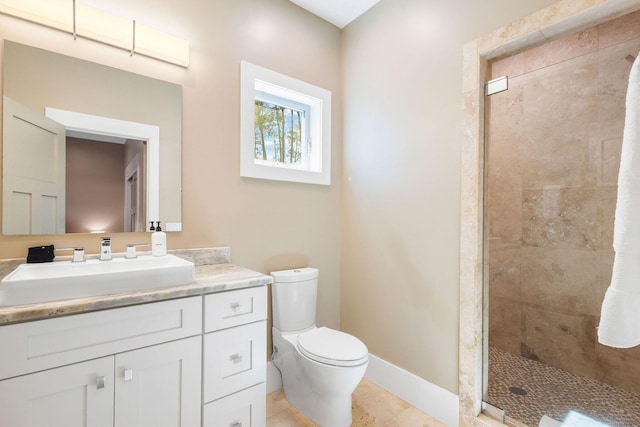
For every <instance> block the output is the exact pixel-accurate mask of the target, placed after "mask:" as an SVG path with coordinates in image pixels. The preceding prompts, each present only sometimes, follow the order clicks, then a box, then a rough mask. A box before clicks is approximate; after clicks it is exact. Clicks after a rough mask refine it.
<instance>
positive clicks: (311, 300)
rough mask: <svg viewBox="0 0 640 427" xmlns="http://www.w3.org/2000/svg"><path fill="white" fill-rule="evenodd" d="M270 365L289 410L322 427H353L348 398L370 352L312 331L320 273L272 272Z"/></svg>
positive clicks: (329, 332)
mask: <svg viewBox="0 0 640 427" xmlns="http://www.w3.org/2000/svg"><path fill="white" fill-rule="evenodd" d="M271 276H273V280H274V282H273V285H272V286H273V287H272V296H273V363H274V364H275V366H276V367H277V368H278V369H279V370H280V372H281V374H282V384H283V387H284V393H285V396H286V398H287V400H288V401H289V403H291V404H292V405H293V406H295V407H296V408H298V409H299V410H300V411H302V412H303V413H304V414H305V415H306V416H308V417H309V418H311V420H313V421H314V422H315V423H316V424H319V425H320V426H322V427H348V426H350V425H351V394H352V393H353V391H354V390H355V388H356V386H357V385H358V383H359V382H360V380H361V379H362V377H363V376H364V372H365V371H366V369H367V364H368V363H369V352H368V350H367V347H366V346H365V345H364V343H363V342H362V341H360V340H359V339H357V338H356V337H354V336H352V335H349V334H346V333H344V332H340V331H335V330H333V329H329V328H325V327H321V328H316V323H315V320H316V299H317V290H318V270H317V269H315V268H300V269H295V270H284V271H274V272H272V273H271Z"/></svg>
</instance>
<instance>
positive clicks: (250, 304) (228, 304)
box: [204, 286, 267, 332]
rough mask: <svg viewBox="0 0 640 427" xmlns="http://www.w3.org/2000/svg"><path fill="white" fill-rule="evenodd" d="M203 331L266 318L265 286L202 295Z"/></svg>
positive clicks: (216, 329)
mask: <svg viewBox="0 0 640 427" xmlns="http://www.w3.org/2000/svg"><path fill="white" fill-rule="evenodd" d="M204 307H205V308H204V310H205V311H204V331H205V332H211V331H218V330H220V329H226V328H231V327H233V326H238V325H244V324H245V323H251V322H256V321H259V320H264V319H266V318H267V287H266V286H260V287H255V288H247V289H240V290H237V291H230V292H220V293H215V294H210V295H206V296H205V297H204Z"/></svg>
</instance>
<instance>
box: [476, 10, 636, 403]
mask: <svg viewBox="0 0 640 427" xmlns="http://www.w3.org/2000/svg"><path fill="white" fill-rule="evenodd" d="M639 51H640V12H636V13H632V14H630V15H626V16H623V17H621V18H618V19H615V20H613V21H610V22H607V23H605V24H602V25H599V26H596V27H592V28H589V29H587V30H585V31H582V32H580V33H577V34H574V35H571V36H568V37H565V38H563V39H560V40H557V41H553V42H549V43H547V44H545V45H542V46H539V47H536V48H533V49H530V50H527V51H524V52H522V53H519V54H517V55H514V56H510V57H508V58H504V59H500V60H496V61H493V63H492V64H491V72H490V74H491V76H492V78H496V77H499V76H503V75H507V76H509V90H508V91H506V92H502V93H499V94H495V95H492V96H491V97H489V98H488V100H487V111H486V114H487V117H488V118H489V120H488V123H487V128H486V129H487V136H486V138H487V147H488V149H487V153H486V156H487V165H488V167H487V174H488V176H487V193H486V194H487V199H486V201H485V203H486V207H485V209H486V211H485V212H486V214H487V224H488V231H489V234H488V236H487V239H486V241H487V242H488V244H487V245H486V248H485V252H488V257H485V259H488V278H489V307H490V308H489V309H490V312H489V313H490V314H489V345H490V346H494V347H497V348H500V349H502V350H505V351H509V352H511V353H513V354H518V355H522V356H525V357H528V358H531V359H534V360H539V361H542V362H545V363H547V364H549V365H552V366H556V367H559V368H562V369H565V370H568V371H570V372H572V373H575V374H578V375H583V376H586V377H590V378H595V379H598V380H602V381H604V382H607V383H610V384H612V385H615V386H618V387H622V388H624V389H626V390H629V391H632V392H635V393H638V394H640V349H630V350H619V349H612V348H608V347H604V346H601V345H599V344H597V342H596V341H597V340H596V327H597V325H598V322H599V314H600V306H601V304H602V300H603V298H604V294H605V291H606V289H607V287H608V285H609V281H610V280H611V269H612V266H613V248H612V242H613V218H614V213H615V203H616V183H617V175H618V167H619V157H620V148H621V144H622V133H623V128H624V112H625V108H624V103H625V96H626V87H627V81H628V76H629V71H630V69H631V62H630V61H629V60H628V59H626V57H627V55H633V56H637V55H638V52H639Z"/></svg>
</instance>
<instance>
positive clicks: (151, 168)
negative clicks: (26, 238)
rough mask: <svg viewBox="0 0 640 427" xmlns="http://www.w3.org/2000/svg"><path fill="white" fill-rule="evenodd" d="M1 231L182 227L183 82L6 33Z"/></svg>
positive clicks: (108, 230)
mask: <svg viewBox="0 0 640 427" xmlns="http://www.w3.org/2000/svg"><path fill="white" fill-rule="evenodd" d="M3 87H4V97H3V113H4V114H3V116H4V117H3V144H2V150H3V168H2V170H3V173H2V183H3V186H2V197H3V198H2V233H3V234H12V235H16V234H18V235H24V234H57V233H88V232H126V231H145V229H146V224H148V223H149V221H157V220H160V221H162V222H163V223H168V224H171V223H177V224H179V225H180V226H181V222H182V209H181V198H182V197H181V133H182V128H181V127H182V123H181V120H182V88H181V87H180V86H179V85H175V84H172V83H168V82H163V81H160V80H156V79H152V78H149V77H145V76H140V75H137V74H133V73H129V72H125V71H122V70H117V69H114V68H110V67H107V66H104V65H99V64H95V63H91V62H88V61H83V60H79V59H76V58H71V57H68V56H64V55H60V54H56V53H52V52H48V51H45V50H41V49H37V48H33V47H29V46H26V45H22V44H19V43H14V42H10V41H6V40H5V41H4V53H3Z"/></svg>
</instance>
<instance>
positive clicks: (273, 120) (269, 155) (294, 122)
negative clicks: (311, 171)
mask: <svg viewBox="0 0 640 427" xmlns="http://www.w3.org/2000/svg"><path fill="white" fill-rule="evenodd" d="M305 113H306V112H305V111H304V110H302V109H296V108H289V107H285V106H283V105H279V104H277V103H274V102H267V101H262V100H259V99H256V100H255V152H254V153H255V159H256V160H263V161H266V162H273V163H279V164H281V165H291V166H299V165H301V164H302V151H303V146H302V141H303V140H304V139H305V138H304V128H305V126H304V121H305V120H306V114H305Z"/></svg>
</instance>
